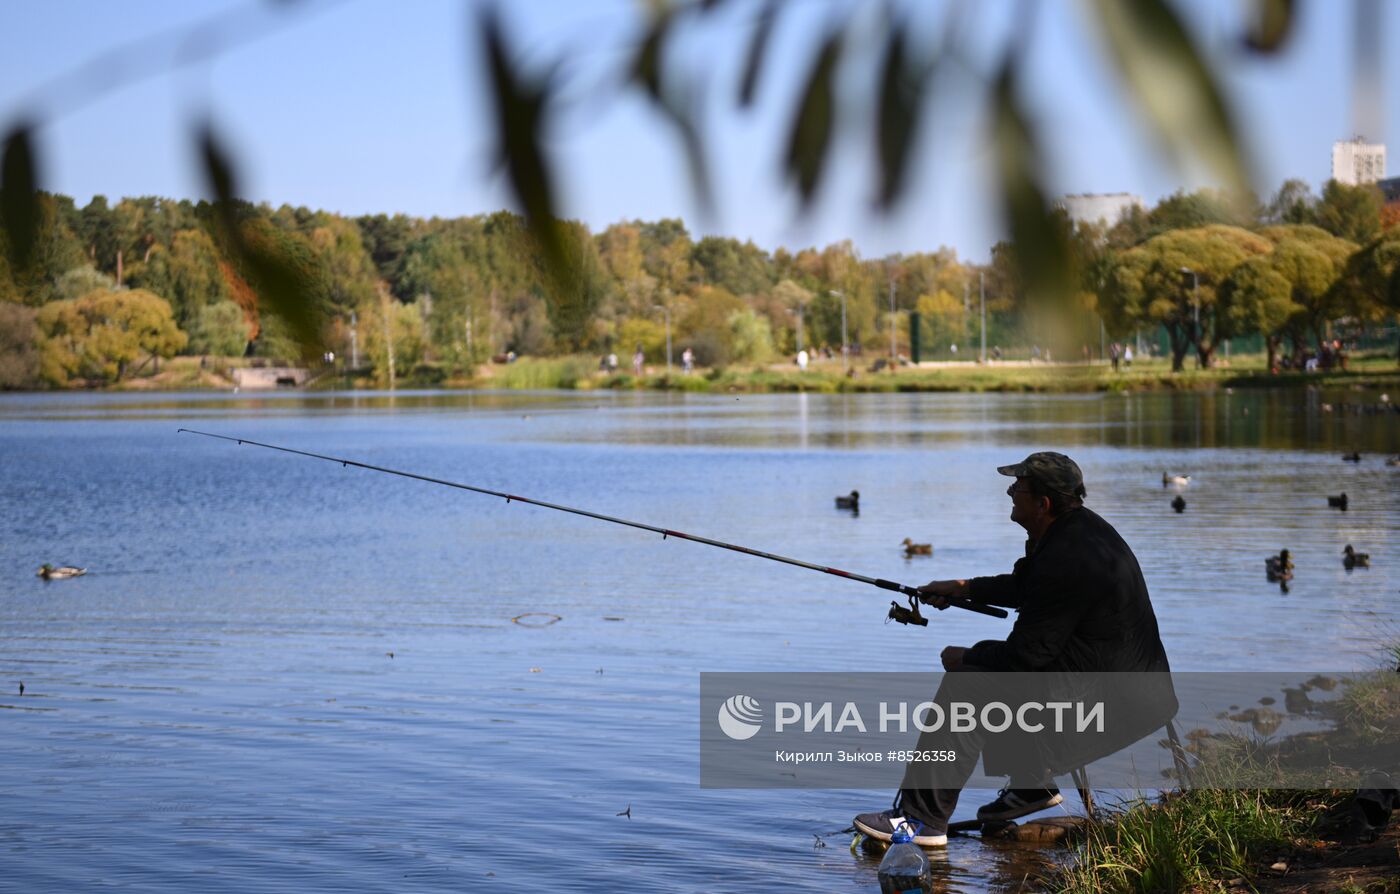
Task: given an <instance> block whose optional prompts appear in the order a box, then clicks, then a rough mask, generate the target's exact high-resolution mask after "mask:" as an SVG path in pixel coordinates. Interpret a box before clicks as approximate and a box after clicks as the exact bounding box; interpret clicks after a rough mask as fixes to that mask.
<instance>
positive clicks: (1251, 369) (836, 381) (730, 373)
mask: <svg viewBox="0 0 1400 894" xmlns="http://www.w3.org/2000/svg"><path fill="white" fill-rule="evenodd" d="M1264 361H1265V358H1264V357H1263V356H1262V355H1257V356H1256V355H1246V356H1240V355H1236V356H1235V357H1234V358H1232V359H1231V361H1230V364H1231V365H1230V366H1219V367H1216V368H1214V369H1208V370H1198V369H1195V368H1193V367H1191V366H1190V361H1189V358H1188V366H1187V368H1186V369H1185V370H1183V371H1181V372H1179V373H1173V372H1172V371H1171V366H1170V362H1169V361H1168V360H1166V359H1162V358H1155V359H1151V360H1146V361H1138V362H1135V363H1134V364H1133V366H1132V368H1131V369H1128V368H1126V367H1125V368H1123V369H1122V370H1120V371H1119V372H1114V371H1113V370H1112V368H1111V367H1109V366H1107V365H1106V364H1105V365H1082V364H1063V365H1061V364H1049V365H1047V364H1037V365H1035V366H1031V365H1019V364H1018V365H1007V364H987V365H979V364H976V363H956V364H948V365H944V366H937V367H919V368H915V367H901V368H900V369H898V370H894V371H890V370H882V371H880V372H869V371H868V370H867V369H866V367H867V366H868V365H869V364H863V365H860V366H857V367H856V368H855V372H854V373H853V374H851V375H846V374H844V373H843V372H842V368H841V365H840V363H838V362H831V361H826V362H823V363H820V364H816V365H814V366H813V367H812V368H811V369H809V370H807V371H806V372H800V371H798V369H797V368H796V366H792V365H782V364H778V365H771V366H765V367H740V366H733V367H727V368H720V369H709V370H702V371H700V372H699V373H695V374H691V375H685V374H683V373H681V372H679V371H678V370H674V369H673V371H672V373H671V374H670V375H666V374H665V373H664V372H655V373H651V374H648V375H644V376H640V377H638V376H633V375H631V374H630V373H627V372H616V373H601V372H598V371H597V364H596V361H595V360H594V359H593V358H592V357H588V356H575V357H562V358H522V359H520V360H517V361H516V362H515V363H512V364H509V365H508V366H502V367H494V368H492V369H491V370H490V374H489V375H487V376H482V377H481V378H479V379H477V380H476V381H475V382H474V383H473V384H475V385H478V386H481V387H496V388H531V389H534V388H566V389H588V388H612V389H632V388H644V389H649V390H672V391H701V392H713V393H721V394H722V393H761V392H803V391H806V392H817V393H838V392H848V393H849V392H900V391H931V392H937V391H967V392H1032V393H1033V392H1058V393H1075V392H1079V393H1091V392H1104V391H1107V392H1118V391H1140V390H1209V389H1214V388H1224V387H1240V388H1247V387H1298V386H1313V387H1320V386H1385V387H1395V388H1400V367H1397V365H1396V362H1395V359H1394V357H1393V356H1391V355H1390V354H1389V353H1379V352H1378V353H1375V354H1370V355H1362V356H1358V357H1356V358H1354V359H1353V361H1352V362H1351V363H1350V365H1349V369H1348V370H1347V371H1346V372H1342V371H1340V370H1333V371H1331V372H1327V373H1321V372H1315V373H1302V372H1295V373H1287V374H1281V375H1272V374H1270V373H1269V372H1268V371H1267V370H1266V369H1265V368H1264Z"/></svg>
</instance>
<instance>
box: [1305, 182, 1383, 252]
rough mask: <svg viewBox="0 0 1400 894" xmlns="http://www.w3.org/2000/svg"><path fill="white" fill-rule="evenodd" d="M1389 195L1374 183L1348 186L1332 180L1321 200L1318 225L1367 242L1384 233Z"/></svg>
mask: <svg viewBox="0 0 1400 894" xmlns="http://www.w3.org/2000/svg"><path fill="white" fill-rule="evenodd" d="M1384 204H1385V196H1383V195H1382V194H1381V191H1380V189H1379V188H1378V187H1376V186H1375V185H1374V184H1370V183H1368V184H1365V185H1363V186H1347V185H1346V184H1344V183H1338V182H1337V181H1336V180H1328V181H1327V185H1326V186H1324V187H1323V188H1322V199H1321V200H1320V201H1319V202H1318V203H1317V214H1316V220H1317V225H1318V226H1319V227H1321V228H1322V229H1324V230H1326V231H1327V232H1329V233H1331V234H1332V235H1333V236H1338V237H1340V238H1342V239H1346V240H1348V241H1350V242H1355V243H1357V244H1359V245H1360V244H1365V243H1367V242H1370V241H1371V240H1372V239H1374V238H1376V236H1377V235H1378V234H1379V233H1380V230H1381V206H1382V205H1384Z"/></svg>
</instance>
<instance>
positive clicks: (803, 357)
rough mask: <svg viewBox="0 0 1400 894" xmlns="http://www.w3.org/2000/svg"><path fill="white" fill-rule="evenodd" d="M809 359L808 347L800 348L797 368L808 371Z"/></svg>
mask: <svg viewBox="0 0 1400 894" xmlns="http://www.w3.org/2000/svg"><path fill="white" fill-rule="evenodd" d="M807 360H808V358H807V349H806V348H803V349H802V350H800V351H798V352H797V369H798V370H799V371H800V372H806V371H807Z"/></svg>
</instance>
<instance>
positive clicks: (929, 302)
mask: <svg viewBox="0 0 1400 894" xmlns="http://www.w3.org/2000/svg"><path fill="white" fill-rule="evenodd" d="M917 310H918V311H919V316H920V317H921V318H922V319H923V323H924V328H925V332H926V334H924V335H923V336H922V341H923V342H924V343H925V344H929V343H932V344H933V345H935V346H936V349H939V348H945V347H947V346H948V345H955V344H958V345H966V344H967V330H966V329H965V328H964V327H965V324H966V322H967V315H966V314H964V313H963V304H962V297H961V296H958V297H954V296H953V295H952V293H950V292H949V291H948V290H946V289H939V290H938V291H936V292H934V293H933V294H931V295H920V296H919V304H918V307H917Z"/></svg>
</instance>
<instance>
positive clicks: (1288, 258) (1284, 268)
mask: <svg viewBox="0 0 1400 894" xmlns="http://www.w3.org/2000/svg"><path fill="white" fill-rule="evenodd" d="M1263 233H1264V235H1267V236H1269V237H1270V238H1273V239H1275V240H1277V244H1276V245H1275V246H1274V250H1273V253H1272V254H1271V255H1270V256H1269V262H1270V265H1271V266H1272V267H1273V269H1274V271H1275V272H1277V273H1278V274H1279V276H1281V277H1283V279H1284V280H1285V281H1287V282H1288V284H1289V289H1290V297H1291V299H1292V301H1293V303H1294V304H1295V305H1297V308H1298V309H1297V311H1296V312H1295V314H1294V317H1293V318H1292V320H1290V321H1289V324H1290V325H1289V328H1290V330H1291V333H1292V334H1293V335H1294V338H1295V341H1298V342H1301V340H1302V332H1303V330H1304V329H1307V330H1311V332H1312V335H1313V341H1314V344H1317V345H1318V346H1319V347H1320V346H1321V343H1322V340H1323V338H1324V337H1325V336H1326V334H1327V330H1328V325H1329V324H1330V322H1331V321H1332V320H1333V319H1335V318H1337V317H1339V316H1341V315H1342V313H1343V302H1342V296H1343V294H1344V292H1343V290H1342V289H1339V288H1337V282H1338V280H1339V279H1340V278H1341V277H1342V275H1343V273H1344V272H1345V270H1346V264H1347V261H1348V259H1349V258H1350V257H1351V256H1352V254H1353V253H1354V252H1355V251H1356V246H1355V245H1354V244H1353V243H1351V242H1348V241H1346V240H1345V239H1338V238H1337V237H1335V236H1332V235H1330V234H1328V233H1327V232H1326V231H1324V230H1321V229H1319V228H1317V227H1312V226H1307V225H1296V226H1284V227H1270V228H1267V229H1265V230H1264V231H1263Z"/></svg>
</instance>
